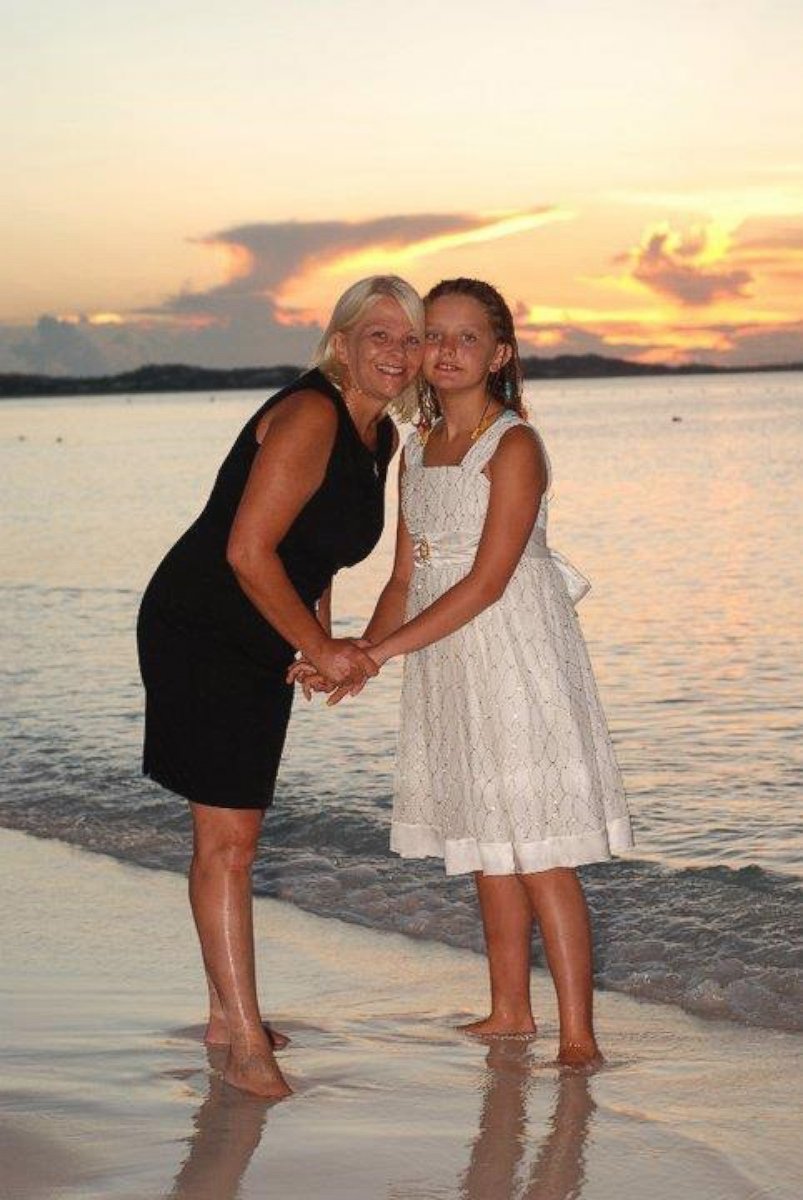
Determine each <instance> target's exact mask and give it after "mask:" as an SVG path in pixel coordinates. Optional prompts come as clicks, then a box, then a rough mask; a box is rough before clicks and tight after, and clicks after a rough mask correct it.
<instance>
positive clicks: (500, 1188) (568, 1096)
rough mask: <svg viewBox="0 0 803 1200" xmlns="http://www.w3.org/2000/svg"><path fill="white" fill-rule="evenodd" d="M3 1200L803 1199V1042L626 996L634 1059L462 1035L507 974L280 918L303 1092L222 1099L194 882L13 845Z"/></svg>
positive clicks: (267, 980)
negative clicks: (491, 986) (800, 1141)
mask: <svg viewBox="0 0 803 1200" xmlns="http://www.w3.org/2000/svg"><path fill="white" fill-rule="evenodd" d="M0 845H2V851H3V862H4V870H3V874H2V882H0V889H2V908H3V914H4V920H3V924H2V934H1V935H0V947H1V949H0V956H1V959H2V963H3V971H2V1009H3V1019H2V1033H1V1034H0V1038H1V1039H2V1061H3V1084H2V1117H3V1120H2V1133H1V1134H0V1151H2V1155H1V1157H2V1161H3V1180H2V1183H0V1195H2V1197H3V1200H48V1198H50V1197H59V1200H68V1198H78V1197H80V1198H82V1200H90V1198H92V1200H96V1198H97V1200H100V1198H112V1197H114V1198H115V1200H145V1198H153V1197H183V1198H188V1200H190V1198H191V1200H201V1198H204V1200H230V1198H233V1197H235V1196H237V1197H242V1198H243V1200H249V1198H256V1197H263V1198H264V1197H266V1196H270V1197H282V1198H283V1200H295V1198H298V1200H451V1198H455V1200H457V1198H461V1200H508V1198H514V1197H515V1198H516V1200H535V1198H536V1197H537V1198H538V1200H568V1198H569V1197H582V1198H583V1200H605V1198H612V1197H616V1200H627V1198H629V1197H633V1200H635V1198H636V1197H638V1198H640V1200H641V1198H643V1197H645V1196H650V1197H651V1200H662V1198H663V1197H670V1196H673V1197H674V1196H677V1195H682V1196H688V1197H693V1198H694V1200H708V1198H709V1197H711V1198H713V1197H722V1198H723V1200H724V1198H725V1197H727V1198H728V1200H748V1197H749V1198H751V1200H752V1198H758V1197H773V1198H777V1200H786V1198H789V1200H791V1197H792V1196H793V1195H796V1194H797V1193H796V1188H795V1179H796V1176H797V1175H798V1173H799V1169H800V1165H801V1164H800V1157H799V1152H798V1151H797V1150H796V1148H795V1142H796V1138H795V1120H794V1118H795V1113H794V1111H793V1107H792V1101H791V1096H792V1095H793V1081H794V1078H795V1061H798V1062H799V1051H800V1043H799V1040H798V1039H796V1038H794V1037H792V1036H790V1035H787V1034H784V1033H772V1032H767V1031H764V1030H758V1029H749V1028H744V1027H738V1026H734V1025H732V1024H730V1025H726V1024H719V1023H715V1022H706V1021H701V1020H699V1019H697V1018H694V1017H689V1016H687V1015H685V1014H682V1013H680V1012H678V1011H677V1010H674V1009H672V1008H671V1007H669V1006H666V1005H653V1004H647V1003H639V1002H637V1001H634V1000H631V999H629V998H627V997H622V996H617V995H612V994H606V993H603V994H601V995H600V997H599V1004H598V1012H599V1028H600V1033H601V1037H602V1042H603V1045H604V1047H605V1050H606V1053H607V1056H608V1061H609V1065H608V1066H607V1067H606V1068H605V1069H604V1070H603V1071H601V1072H600V1073H599V1074H597V1075H596V1076H594V1077H592V1078H591V1079H586V1078H583V1077H580V1076H567V1075H561V1074H560V1073H559V1072H558V1071H557V1069H556V1068H555V1067H554V1065H553V1062H552V1056H553V1055H554V1053H555V1048H556V1029H555V1014H554V1004H553V1000H552V994H551V989H550V986H549V981H548V979H546V978H545V977H544V976H543V975H542V974H540V973H536V978H535V980H534V983H535V992H536V995H537V996H538V997H539V1002H538V1009H539V1011H540V1012H541V1013H542V1014H543V1017H542V1036H541V1037H540V1038H539V1040H538V1041H537V1042H536V1043H535V1044H533V1045H530V1046H528V1045H523V1044H518V1043H507V1044H505V1043H501V1044H498V1045H497V1046H495V1047H490V1048H489V1047H488V1046H485V1045H482V1044H479V1043H475V1042H472V1041H470V1040H467V1039H465V1038H463V1037H462V1036H460V1035H459V1034H457V1033H456V1032H454V1030H453V1025H454V1023H455V1022H456V1021H457V1020H459V1019H461V1018H465V1016H466V1015H468V1014H479V1013H481V1011H482V1010H483V1005H484V1000H485V979H484V964H483V961H482V959H481V958H480V957H478V956H477V955H474V954H472V953H470V952H467V951H461V950H453V949H449V948H446V947H443V946H441V945H436V944H431V943H424V942H417V941H413V940H411V939H408V938H405V937H402V936H400V935H397V934H378V933H376V932H374V931H369V930H363V929H360V928H357V927H355V926H352V925H346V924H344V923H342V922H340V921H335V920H326V919H323V918H320V917H314V916H310V915H308V914H306V913H303V912H300V911H299V910H298V909H296V908H294V907H292V906H290V905H288V904H285V903H282V902H279V901H273V900H267V899H260V900H258V901H257V905H256V910H257V911H256V927H257V937H258V944H259V947H260V966H261V992H262V998H263V1003H264V1004H265V1005H266V1007H267V1010H268V1012H269V1014H270V1016H271V1017H272V1019H273V1020H274V1021H275V1023H276V1024H277V1025H278V1027H279V1028H281V1029H283V1030H285V1031H287V1032H288V1033H289V1034H290V1035H291V1037H292V1046H291V1048H289V1049H288V1050H286V1051H285V1052H283V1054H282V1061H283V1067H284V1069H285V1071H286V1074H287V1076H288V1078H289V1080H290V1081H291V1083H292V1085H293V1086H294V1088H295V1089H296V1095H295V1096H294V1097H293V1098H292V1099H291V1100H289V1101H286V1102H284V1103H282V1104H280V1105H274V1106H270V1105H266V1104H264V1103H262V1102H261V1101H259V1100H255V1099H253V1098H251V1097H248V1096H244V1095H241V1094H239V1093H237V1092H235V1091H233V1090H232V1089H230V1088H229V1087H227V1086H226V1085H224V1084H222V1082H221V1080H220V1077H219V1075H218V1073H217V1068H218V1067H219V1065H220V1064H219V1060H218V1059H217V1058H216V1055H215V1053H214V1052H213V1053H209V1052H208V1051H207V1050H206V1049H205V1048H204V1046H203V1045H202V1043H201V1039H200V1035H201V1027H200V1024H199V1022H200V1020H201V1016H202V1009H201V1005H200V996H201V971H200V964H199V961H198V956H197V952H196V947H195V944H194V940H193V936H192V929H191V926H190V918H189V914H188V911H187V909H186V907H185V895H184V892H185V887H184V881H183V880H182V879H181V878H180V876H178V875H176V874H171V873H168V872H163V871H149V870H144V869H142V868H137V867H131V866H126V865H121V864H119V863H117V862H114V861H112V860H110V859H107V858H105V857H102V856H99V855H93V854H89V853H87V852H85V851H83V850H78V849H75V848H72V847H68V846H65V845H63V844H61V843H57V842H53V841H43V840H37V839H34V838H31V837H29V836H27V835H25V834H20V833H15V832H9V831H5V830H3V831H2V833H0Z"/></svg>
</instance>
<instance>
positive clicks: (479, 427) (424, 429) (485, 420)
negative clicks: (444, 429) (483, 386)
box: [417, 396, 497, 446]
mask: <svg viewBox="0 0 803 1200" xmlns="http://www.w3.org/2000/svg"><path fill="white" fill-rule="evenodd" d="M490 407H491V397H490V396H489V397H488V399H487V400H486V401H485V408H484V409H483V410H482V412H481V414H480V419H479V421H478V422H477V424H476V425H475V426H474V428H473V429H472V431H471V433H470V434H469V435H468V440H469V441H470V442H476V440H477V438H478V437H481V436H482V434H483V433H485V430H486V429H489V428H490V427H491V425H493V423H494V421H495V420H496V418H497V413H491V415H490V416H488V415H487V414H488V409H489V408H490ZM434 428H435V426H434V425H419V426H418V430H417V432H418V440H419V442H420V443H421V445H422V446H426V444H427V442H428V441H429V435H430V434H431V433H432V431H433V429H434Z"/></svg>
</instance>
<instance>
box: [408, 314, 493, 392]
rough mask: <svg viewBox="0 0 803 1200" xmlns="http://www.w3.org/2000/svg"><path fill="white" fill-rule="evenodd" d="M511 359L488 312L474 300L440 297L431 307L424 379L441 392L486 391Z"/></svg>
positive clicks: (426, 334) (425, 341)
mask: <svg viewBox="0 0 803 1200" xmlns="http://www.w3.org/2000/svg"><path fill="white" fill-rule="evenodd" d="M509 357H510V347H509V346H506V345H505V344H504V342H500V341H498V339H497V337H496V334H495V333H494V331H493V328H492V326H491V322H490V320H489V319H488V314H487V313H486V311H485V308H484V307H483V305H482V304H480V302H479V300H475V299H474V298H473V296H460V295H453V296H439V297H438V299H437V300H433V301H432V302H431V303H430V304H428V305H427V316H426V332H425V334H424V368H423V370H424V378H425V379H426V381H427V383H431V384H432V386H433V387H434V388H437V390H438V391H439V392H458V391H460V392H462V391H466V390H469V389H473V388H478V387H485V384H486V382H487V379H488V375H489V373H490V372H491V371H498V370H499V368H500V367H501V366H503V364H504V363H505V362H506V361H507V360H508V358H509Z"/></svg>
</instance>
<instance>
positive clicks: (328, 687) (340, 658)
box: [287, 638, 384, 705]
mask: <svg viewBox="0 0 803 1200" xmlns="http://www.w3.org/2000/svg"><path fill="white" fill-rule="evenodd" d="M383 661H384V659H383V658H382V657H381V656H380V655H379V654H378V653H377V651H376V648H375V647H373V646H372V645H371V643H370V642H369V641H367V640H366V639H365V638H354V639H352V638H328V639H327V641H326V642H325V643H324V645H323V647H322V648H321V649H320V650H318V651H316V653H315V655H314V656H310V657H309V658H306V657H304V655H303V654H302V656H301V657H300V658H297V659H296V660H295V662H294V663H293V664H292V666H291V667H290V669H289V670H288V672H287V682H288V683H297V684H299V686H300V687H301V690H302V692H303V693H304V696H305V697H306V699H307V700H311V699H312V695H313V692H326V693H327V697H328V698H327V701H326V703H327V704H328V705H332V704H339V703H340V701H341V700H342V699H343V698H344V696H357V695H359V693H360V692H361V691H362V689H363V688H364V687H365V685H366V683H367V682H368V680H369V679H371V678H372V677H373V676H374V675H377V674H378V673H379V668H380V666H381V665H382V662H383Z"/></svg>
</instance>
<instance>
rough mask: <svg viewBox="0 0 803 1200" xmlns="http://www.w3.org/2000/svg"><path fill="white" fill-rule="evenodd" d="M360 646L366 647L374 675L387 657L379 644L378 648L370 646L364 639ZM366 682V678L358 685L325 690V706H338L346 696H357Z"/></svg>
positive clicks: (344, 685)
mask: <svg viewBox="0 0 803 1200" xmlns="http://www.w3.org/2000/svg"><path fill="white" fill-rule="evenodd" d="M361 645H363V646H365V647H367V653H368V655H369V657H370V658H371V660H372V661H373V663H374V667H375V671H374V674H377V673H378V672H379V668H380V667H381V666H382V663H383V662H385V661H386V660H387V658H388V655H387V654H383V651H382V646H381V643H380V644H379V645H378V646H372V645H371V643H370V642H367V641H365V639H361ZM367 682H368V680H367V678H366V679H362V680H360V681H359V682H358V683H354V684H351V685H350V686H349V685H348V684H342V685H341V686H339V687H336V688H332V689H327V690H329V699H328V700H327V701H326V704H327V706H328V707H331V706H332V705H333V704H339V703H340V701H341V700H343V699H344V698H345V697H346V696H359V694H360V692H361V691H362V689H363V688H364V687H365V685H366V683H367Z"/></svg>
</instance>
